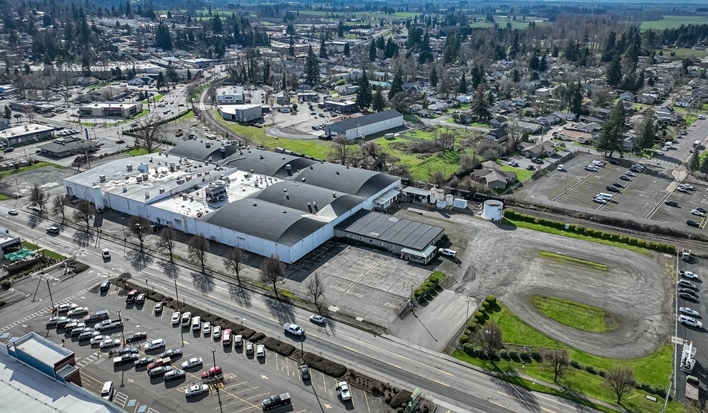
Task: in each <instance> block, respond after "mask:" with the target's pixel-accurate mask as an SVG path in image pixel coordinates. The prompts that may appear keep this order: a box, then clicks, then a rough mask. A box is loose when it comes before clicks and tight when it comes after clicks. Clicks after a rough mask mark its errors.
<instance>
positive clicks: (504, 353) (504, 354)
mask: <svg viewBox="0 0 708 413" xmlns="http://www.w3.org/2000/svg"><path fill="white" fill-rule="evenodd" d="M499 357H502V358H507V357H509V352H508V351H506V349H501V350H499Z"/></svg>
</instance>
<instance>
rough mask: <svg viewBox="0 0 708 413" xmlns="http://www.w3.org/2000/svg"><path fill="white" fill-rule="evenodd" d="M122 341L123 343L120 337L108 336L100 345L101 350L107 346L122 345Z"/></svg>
mask: <svg viewBox="0 0 708 413" xmlns="http://www.w3.org/2000/svg"><path fill="white" fill-rule="evenodd" d="M120 343H121V341H120V339H117V338H108V339H106V340H104V341H102V342H101V344H100V345H99V347H100V348H101V350H104V349H107V348H112V347H117V346H120Z"/></svg>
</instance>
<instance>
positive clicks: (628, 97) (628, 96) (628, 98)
mask: <svg viewBox="0 0 708 413" xmlns="http://www.w3.org/2000/svg"><path fill="white" fill-rule="evenodd" d="M619 98H620V99H621V100H623V101H625V102H634V93H632V92H630V91H627V92H624V93H622V94H621V95H620V96H619Z"/></svg>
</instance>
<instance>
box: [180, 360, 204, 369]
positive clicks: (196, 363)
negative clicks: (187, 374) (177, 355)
mask: <svg viewBox="0 0 708 413" xmlns="http://www.w3.org/2000/svg"><path fill="white" fill-rule="evenodd" d="M203 365H204V362H202V359H201V358H200V357H193V358H191V359H189V360H187V361H185V362H184V363H182V368H183V369H193V368H195V367H202V366H203Z"/></svg>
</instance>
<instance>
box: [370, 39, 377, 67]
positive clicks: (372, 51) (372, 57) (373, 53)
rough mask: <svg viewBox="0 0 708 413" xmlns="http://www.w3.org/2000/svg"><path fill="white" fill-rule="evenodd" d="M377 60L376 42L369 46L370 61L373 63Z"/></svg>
mask: <svg viewBox="0 0 708 413" xmlns="http://www.w3.org/2000/svg"><path fill="white" fill-rule="evenodd" d="M374 60H376V42H375V41H373V40H372V41H371V46H369V61H371V62H373V61H374Z"/></svg>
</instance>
